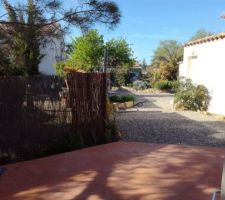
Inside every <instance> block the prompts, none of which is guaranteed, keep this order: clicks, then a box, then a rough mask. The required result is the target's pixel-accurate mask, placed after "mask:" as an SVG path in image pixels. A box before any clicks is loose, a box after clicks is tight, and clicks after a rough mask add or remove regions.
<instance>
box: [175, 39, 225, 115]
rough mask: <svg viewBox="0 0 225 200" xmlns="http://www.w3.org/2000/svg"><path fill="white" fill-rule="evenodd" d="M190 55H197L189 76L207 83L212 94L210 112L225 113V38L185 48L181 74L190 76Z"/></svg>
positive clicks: (198, 81) (199, 81) (200, 82)
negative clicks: (189, 73)
mask: <svg viewBox="0 0 225 200" xmlns="http://www.w3.org/2000/svg"><path fill="white" fill-rule="evenodd" d="M190 57H196V58H195V59H194V62H193V64H192V73H191V75H190V77H189V78H191V79H192V80H193V82H194V83H196V84H203V85H205V86H206V87H207V88H208V89H209V91H210V94H211V96H212V100H211V102H210V107H209V110H208V111H209V112H211V113H215V114H221V115H225V89H224V81H225V39H223V40H216V41H211V42H206V43H203V44H197V45H193V46H189V47H185V48H184V61H183V63H182V64H181V65H180V70H179V75H180V76H185V77H188V65H189V64H188V63H189V61H188V60H189V58H190Z"/></svg>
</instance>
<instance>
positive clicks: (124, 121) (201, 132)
mask: <svg viewBox="0 0 225 200" xmlns="http://www.w3.org/2000/svg"><path fill="white" fill-rule="evenodd" d="M124 93H131V92H127V91H122V92H119V94H124ZM132 94H133V95H135V96H136V99H137V101H142V102H145V103H144V106H143V107H142V108H136V109H130V110H128V111H122V112H119V113H117V122H118V126H119V129H120V131H121V133H122V140H124V141H136V142H149V143H166V144H185V145H198V146H218V147H225V122H223V121H219V120H218V119H216V118H215V117H214V116H207V115H203V114H201V113H197V112H192V111H179V112H178V111H174V109H173V106H172V104H171V103H170V102H171V100H173V95H171V94H168V93H160V94H142V93H135V92H132Z"/></svg>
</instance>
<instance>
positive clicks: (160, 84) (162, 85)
mask: <svg viewBox="0 0 225 200" xmlns="http://www.w3.org/2000/svg"><path fill="white" fill-rule="evenodd" d="M152 86H153V88H156V89H159V90H170V89H171V85H170V81H168V80H160V81H157V82H154V83H153V84H152Z"/></svg>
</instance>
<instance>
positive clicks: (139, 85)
mask: <svg viewBox="0 0 225 200" xmlns="http://www.w3.org/2000/svg"><path fill="white" fill-rule="evenodd" d="M133 87H134V89H135V90H144V89H147V88H149V87H150V85H149V83H148V82H146V81H140V80H137V81H134V83H133Z"/></svg>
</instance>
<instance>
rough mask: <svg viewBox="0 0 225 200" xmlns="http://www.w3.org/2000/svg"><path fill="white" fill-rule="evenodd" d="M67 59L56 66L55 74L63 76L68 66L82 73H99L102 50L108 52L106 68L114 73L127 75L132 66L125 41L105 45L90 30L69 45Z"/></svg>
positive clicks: (97, 35)
mask: <svg viewBox="0 0 225 200" xmlns="http://www.w3.org/2000/svg"><path fill="white" fill-rule="evenodd" d="M70 46H71V47H70V53H69V58H68V60H66V61H63V62H59V63H57V64H56V66H55V68H56V72H57V74H58V75H60V76H63V69H64V68H65V67H66V66H68V67H72V68H76V69H80V70H84V71H99V70H100V68H101V66H102V65H103V59H104V49H107V50H108V67H109V68H111V69H112V70H113V72H115V71H119V72H123V74H124V73H125V71H126V74H127V73H128V69H129V68H130V67H132V66H133V64H134V59H133V58H132V56H133V54H132V49H131V48H130V46H129V44H128V43H127V41H126V40H125V39H112V40H110V41H109V42H107V43H106V44H105V43H104V37H103V36H102V35H100V34H99V32H98V31H97V30H90V31H88V32H87V33H85V34H84V35H83V36H80V37H77V38H75V39H74V40H73V42H72V44H71V45H70ZM122 68H123V69H122Z"/></svg>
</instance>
